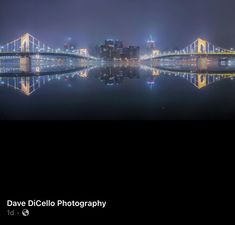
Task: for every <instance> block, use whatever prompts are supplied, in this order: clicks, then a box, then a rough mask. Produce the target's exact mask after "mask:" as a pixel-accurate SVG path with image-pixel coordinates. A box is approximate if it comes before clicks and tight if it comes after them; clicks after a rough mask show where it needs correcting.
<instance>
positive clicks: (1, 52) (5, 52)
mask: <svg viewBox="0 0 235 225" xmlns="http://www.w3.org/2000/svg"><path fill="white" fill-rule="evenodd" d="M32 56H35V57H36V58H39V57H40V56H50V57H61V58H72V59H84V60H97V58H95V57H92V56H90V55H81V54H79V52H76V51H74V52H67V51H62V50H60V49H53V48H50V47H49V46H47V45H46V44H44V43H42V42H40V41H39V40H38V39H37V38H35V37H33V36H32V35H30V34H28V33H26V34H24V35H23V36H21V37H19V38H17V39H16V40H14V41H11V42H9V43H7V44H5V45H3V46H0V57H4V58H9V57H13V58H15V57H19V59H20V62H19V63H20V69H21V70H22V72H26V73H27V72H30V69H31V57H32Z"/></svg>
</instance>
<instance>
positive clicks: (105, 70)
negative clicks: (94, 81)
mask: <svg viewBox="0 0 235 225" xmlns="http://www.w3.org/2000/svg"><path fill="white" fill-rule="evenodd" d="M97 78H98V79H99V80H100V81H102V82H104V83H105V84H106V85H118V84H121V83H122V82H123V81H124V79H125V78H129V79H138V78H139V68H138V67H124V66H117V67H111V66H107V67H101V68H99V70H98V75H97Z"/></svg>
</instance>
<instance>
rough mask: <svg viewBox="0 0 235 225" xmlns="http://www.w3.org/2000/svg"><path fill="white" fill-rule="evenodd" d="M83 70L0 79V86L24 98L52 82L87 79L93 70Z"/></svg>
mask: <svg viewBox="0 0 235 225" xmlns="http://www.w3.org/2000/svg"><path fill="white" fill-rule="evenodd" d="M93 68H94V67H91V68H85V69H81V70H78V71H75V72H67V73H58V74H54V75H45V76H27V77H21V76H20V77H19V76H15V77H0V85H1V86H4V87H8V88H13V89H14V90H17V91H20V92H21V93H23V94H24V95H26V96H29V95H31V94H33V93H34V92H35V91H37V90H38V89H40V88H41V87H42V86H43V85H45V84H47V83H48V82H50V81H53V80H65V81H66V80H67V79H68V78H74V77H81V78H86V77H88V72H89V70H91V69H93Z"/></svg>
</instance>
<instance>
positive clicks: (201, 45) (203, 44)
mask: <svg viewBox="0 0 235 225" xmlns="http://www.w3.org/2000/svg"><path fill="white" fill-rule="evenodd" d="M196 42H197V53H198V54H201V53H207V41H206V40H203V39H201V38H198V39H197V41H196Z"/></svg>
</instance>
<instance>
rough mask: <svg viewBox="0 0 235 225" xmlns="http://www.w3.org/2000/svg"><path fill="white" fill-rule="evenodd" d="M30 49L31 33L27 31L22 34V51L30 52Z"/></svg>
mask: <svg viewBox="0 0 235 225" xmlns="http://www.w3.org/2000/svg"><path fill="white" fill-rule="evenodd" d="M29 50H30V34H29V33H26V34H24V35H23V36H21V52H29Z"/></svg>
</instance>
